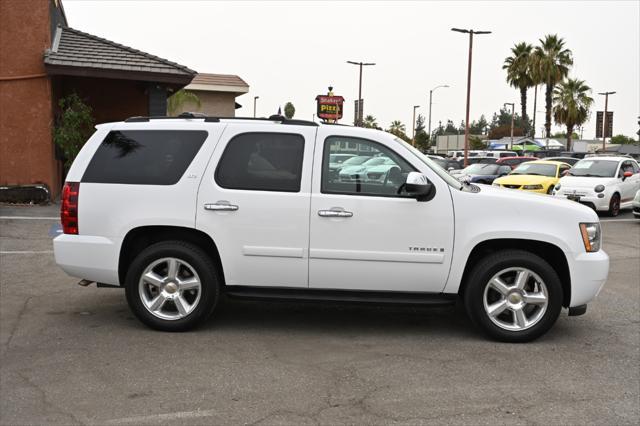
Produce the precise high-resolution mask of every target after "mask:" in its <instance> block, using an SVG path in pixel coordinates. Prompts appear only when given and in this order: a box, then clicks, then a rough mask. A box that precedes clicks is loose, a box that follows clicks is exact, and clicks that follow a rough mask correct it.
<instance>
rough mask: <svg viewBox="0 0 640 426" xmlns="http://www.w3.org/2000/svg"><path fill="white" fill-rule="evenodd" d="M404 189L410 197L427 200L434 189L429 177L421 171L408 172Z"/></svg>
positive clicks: (431, 195)
mask: <svg viewBox="0 0 640 426" xmlns="http://www.w3.org/2000/svg"><path fill="white" fill-rule="evenodd" d="M404 189H405V191H406V192H407V195H409V196H410V197H414V198H415V199H416V200H418V201H429V200H431V199H432V198H433V197H434V196H435V194H436V189H435V187H434V186H433V184H432V183H431V182H429V179H427V177H426V176H425V175H423V174H422V173H418V172H410V173H409V174H408V175H407V180H406V182H405V188H404Z"/></svg>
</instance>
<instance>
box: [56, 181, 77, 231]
mask: <svg viewBox="0 0 640 426" xmlns="http://www.w3.org/2000/svg"><path fill="white" fill-rule="evenodd" d="M79 195H80V182H65V183H64V188H62V200H61V201H62V202H61V203H60V221H61V222H62V231H63V232H64V233H65V234H78V196H79Z"/></svg>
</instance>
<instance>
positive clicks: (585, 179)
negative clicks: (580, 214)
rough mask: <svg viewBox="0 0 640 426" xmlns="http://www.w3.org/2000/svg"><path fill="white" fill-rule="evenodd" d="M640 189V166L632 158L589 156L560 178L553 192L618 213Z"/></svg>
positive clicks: (631, 201)
mask: <svg viewBox="0 0 640 426" xmlns="http://www.w3.org/2000/svg"><path fill="white" fill-rule="evenodd" d="M638 190H640V166H638V163H637V162H636V160H634V159H633V158H629V157H588V158H585V159H583V160H580V161H578V162H577V163H576V164H575V165H574V166H573V168H571V170H569V171H568V173H567V174H566V175H565V176H564V177H562V178H561V179H560V181H559V182H558V184H557V185H556V187H555V189H554V192H553V195H555V196H556V197H562V198H568V199H570V200H573V201H578V202H580V203H582V204H585V205H587V206H589V207H591V208H593V209H594V210H597V211H605V212H607V213H608V214H609V215H610V216H617V215H618V214H619V213H620V209H624V208H628V207H632V203H633V197H634V196H635V195H636V192H637V191H638Z"/></svg>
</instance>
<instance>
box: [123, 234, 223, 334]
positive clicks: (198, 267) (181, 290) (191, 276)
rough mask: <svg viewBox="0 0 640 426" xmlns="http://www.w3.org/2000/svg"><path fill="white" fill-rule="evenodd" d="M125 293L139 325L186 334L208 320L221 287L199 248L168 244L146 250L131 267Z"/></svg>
mask: <svg viewBox="0 0 640 426" xmlns="http://www.w3.org/2000/svg"><path fill="white" fill-rule="evenodd" d="M125 291H126V295H127V302H128V303H129V307H130V308H131V310H132V311H133V313H134V314H135V315H136V317H138V319H139V320H140V321H142V322H143V323H144V324H146V325H148V326H149V327H151V328H155V329H157V330H162V331H185V330H189V329H191V328H194V327H195V326H197V325H198V324H200V323H201V322H202V321H204V320H205V319H207V318H208V317H209V315H210V314H211V313H212V312H213V309H214V308H215V306H216V304H217V301H218V298H219V294H220V284H219V280H218V277H217V275H216V273H215V266H214V264H213V262H212V261H211V259H210V258H209V256H207V255H206V253H204V252H203V251H202V250H201V249H200V248H199V247H197V246H195V245H193V244H190V243H187V242H184V241H165V242H160V243H156V244H153V245H151V246H149V247H147V248H145V249H144V250H143V251H142V252H140V254H139V255H138V256H137V257H136V258H135V259H134V261H133V262H132V263H131V265H130V267H129V270H128V272H127V277H126V282H125Z"/></svg>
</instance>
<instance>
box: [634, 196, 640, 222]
mask: <svg viewBox="0 0 640 426" xmlns="http://www.w3.org/2000/svg"><path fill="white" fill-rule="evenodd" d="M633 215H634V216H635V217H640V190H638V192H636V196H635V197H634V199H633Z"/></svg>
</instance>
